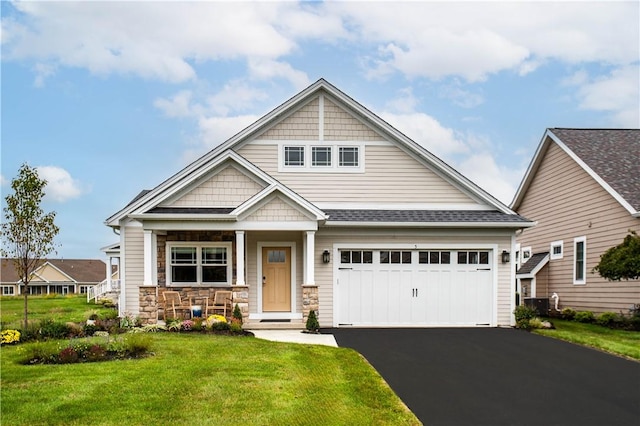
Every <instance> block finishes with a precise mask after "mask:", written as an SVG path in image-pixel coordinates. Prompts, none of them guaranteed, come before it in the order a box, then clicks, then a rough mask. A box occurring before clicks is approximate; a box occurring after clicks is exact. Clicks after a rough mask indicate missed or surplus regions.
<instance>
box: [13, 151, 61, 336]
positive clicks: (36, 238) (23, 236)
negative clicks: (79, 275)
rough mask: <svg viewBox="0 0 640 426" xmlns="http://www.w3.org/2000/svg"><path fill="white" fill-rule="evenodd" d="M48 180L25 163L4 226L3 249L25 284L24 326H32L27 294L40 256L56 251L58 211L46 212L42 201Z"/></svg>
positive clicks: (14, 182) (15, 185)
mask: <svg viewBox="0 0 640 426" xmlns="http://www.w3.org/2000/svg"><path fill="white" fill-rule="evenodd" d="M46 184H47V181H46V180H44V179H40V177H39V176H38V172H37V170H36V169H35V168H32V167H29V165H28V164H26V163H25V164H23V165H22V166H21V167H20V170H19V171H18V176H17V177H16V178H14V179H13V180H12V181H11V188H12V189H13V192H14V193H13V194H9V195H7V196H6V197H5V200H6V202H7V206H6V207H5V208H4V209H3V211H4V221H3V223H2V225H1V227H0V235H1V236H2V242H3V244H2V248H1V249H0V251H1V253H2V255H3V256H5V257H9V258H13V262H14V267H15V269H16V272H17V273H18V276H19V277H20V280H21V282H22V285H23V294H24V327H25V330H26V329H27V327H28V317H27V315H28V314H27V312H28V311H27V296H28V294H29V282H31V279H32V275H33V272H34V271H35V269H36V268H37V267H38V266H39V264H40V260H41V259H43V258H45V257H46V256H47V255H48V254H50V253H52V252H55V245H54V242H53V239H54V237H55V236H56V235H57V234H58V231H59V228H58V227H57V226H56V224H55V223H54V219H55V217H56V213H55V212H49V213H46V214H45V213H44V211H43V210H42V208H41V207H40V202H41V201H42V198H43V197H44V194H45V193H44V187H45V186H46Z"/></svg>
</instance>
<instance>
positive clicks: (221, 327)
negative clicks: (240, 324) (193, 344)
mask: <svg viewBox="0 0 640 426" xmlns="http://www.w3.org/2000/svg"><path fill="white" fill-rule="evenodd" d="M211 330H213V331H227V330H231V326H230V325H229V323H228V322H222V321H220V322H216V323H213V324H212V325H211Z"/></svg>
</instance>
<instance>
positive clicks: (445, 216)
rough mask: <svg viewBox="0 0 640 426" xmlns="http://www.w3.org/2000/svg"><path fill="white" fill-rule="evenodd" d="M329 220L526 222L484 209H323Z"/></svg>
mask: <svg viewBox="0 0 640 426" xmlns="http://www.w3.org/2000/svg"><path fill="white" fill-rule="evenodd" d="M324 212H325V213H326V214H328V215H329V222H415V223H418V222H426V223H434V222H453V223H486V222H499V223H509V222H517V223H523V224H524V223H527V222H529V220H528V219H525V218H524V217H522V216H519V215H515V214H505V213H502V212H499V211H493V210H491V211H485V210H339V209H335V210H334V209H329V210H324Z"/></svg>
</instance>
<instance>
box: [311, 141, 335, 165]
mask: <svg viewBox="0 0 640 426" xmlns="http://www.w3.org/2000/svg"><path fill="white" fill-rule="evenodd" d="M311 166H312V167H331V147H330V146H312V147H311Z"/></svg>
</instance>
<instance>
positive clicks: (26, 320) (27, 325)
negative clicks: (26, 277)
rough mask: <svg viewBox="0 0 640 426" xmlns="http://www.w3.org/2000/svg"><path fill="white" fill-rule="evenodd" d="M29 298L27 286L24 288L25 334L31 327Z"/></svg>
mask: <svg viewBox="0 0 640 426" xmlns="http://www.w3.org/2000/svg"><path fill="white" fill-rule="evenodd" d="M27 296H29V292H28V291H27V286H26V285H25V286H24V330H23V331H22V332H23V333H26V332H27V328H28V327H29V317H28V310H27Z"/></svg>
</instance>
